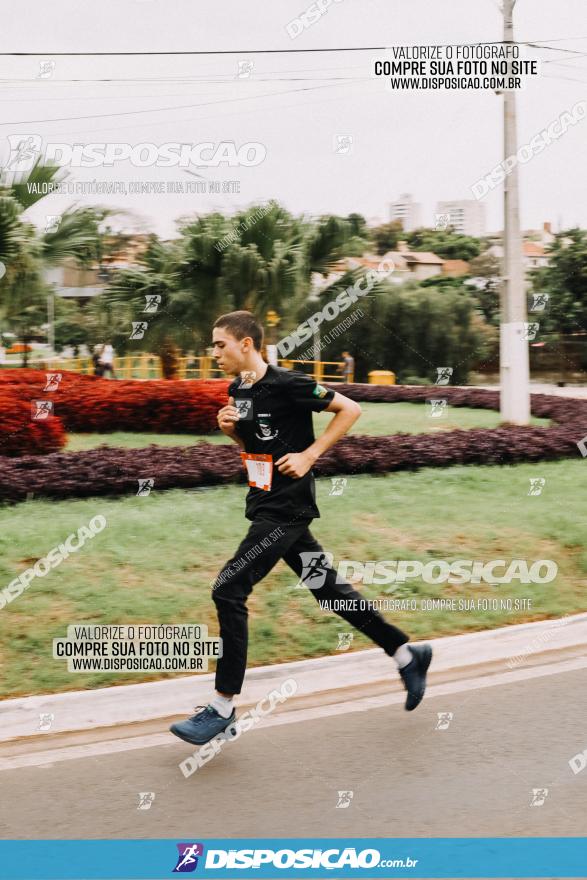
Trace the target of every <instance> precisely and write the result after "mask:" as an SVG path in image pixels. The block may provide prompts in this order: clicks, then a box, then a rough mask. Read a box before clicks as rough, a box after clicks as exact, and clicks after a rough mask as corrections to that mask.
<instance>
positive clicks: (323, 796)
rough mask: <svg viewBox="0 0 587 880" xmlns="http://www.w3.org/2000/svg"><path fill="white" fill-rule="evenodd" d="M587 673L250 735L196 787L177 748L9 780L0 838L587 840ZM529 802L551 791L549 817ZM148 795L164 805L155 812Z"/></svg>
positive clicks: (0, 778) (27, 772)
mask: <svg viewBox="0 0 587 880" xmlns="http://www.w3.org/2000/svg"><path fill="white" fill-rule="evenodd" d="M586 675H587V670H584V669H582V670H574V671H570V672H569V671H567V672H561V673H559V674H553V675H545V676H542V677H538V678H533V679H528V680H526V681H519V682H514V683H508V684H500V685H496V686H492V687H485V688H482V689H477V690H468V691H462V692H457V693H450V694H445V695H444V696H432V695H430V696H427V698H426V699H425V701H424V702H423V703H422V705H421V706H420V707H419V708H418V709H417V710H416V711H415V712H414V713H406V712H405V711H404V710H403V707H402V706H400V705H391V706H387V707H385V708H372V709H369V710H368V711H361V712H351V713H346V714H342V715H337V716H329V717H326V718H318V719H316V718H315V719H312V720H304V721H297V722H295V723H287V724H281V725H279V726H274V727H267V728H265V729H262V728H261V729H259V728H255V729H253V730H252V731H250V732H248V733H245V734H243V735H242V736H241V737H240V739H239V740H238V741H236V742H234V743H229V744H226V745H225V746H224V748H223V750H222V752H221V754H220V755H218V756H216V757H214V758H213V760H211V761H210V762H209V763H208V764H206V765H205V766H204V767H202V768H200V769H199V770H197V772H196V773H194V774H193V775H192V776H190V777H189V778H187V779H186V778H185V777H184V776H183V775H182V773H181V772H180V770H179V762H180V761H182V760H183V759H184V758H186V757H187V756H188V755H189V754H190V753H192V752H193V749H192V748H191V747H190V746H189V745H188V744H183V743H181V742H180V741H178V740H175V739H174V738H173V737H172V736H171V735H169V741H168V744H164V745H159V746H155V747H150V748H140V749H136V750H133V751H127V752H122V753H120V752H119V753H115V754H107V755H94V756H92V757H85V758H82V759H76V760H66V761H56V762H55V763H53V764H49V765H47V764H45V765H42V766H33V767H24V768H21V769H9V770H4V771H3V772H1V773H0V786H1V790H2V797H1V800H0V837H2V838H39V839H49V838H70V839H71V838H142V837H145V838H149V837H156V838H163V837H170V838H175V839H177V840H181V839H182V838H185V839H192V838H194V836H195V838H206V837H229V838H230V837H281V836H283V837H304V836H310V837H314V836H317V837H379V836H382V837H420V836H421V837H443V836H447V837H458V836H472V837H474V836H505V837H509V836H526V835H528V836H533V835H537V836H574V835H576V836H584V835H586V834H587V769H586V770H585V771H583V772H581V773H578V774H577V775H574V774H573V772H572V771H571V768H570V767H569V764H568V762H569V759H570V758H571V757H572V756H573V755H575V754H577V753H578V752H580V751H582V750H583V749H585V748H587V725H586V723H585V722H586V720H587V713H586V712H585V684H586ZM439 712H443V713H444V712H452V713H453V717H452V719H451V720H450V722H449V725H448V727H447V728H446V729H436V728H437V724H438V715H437V713H439ZM533 789H548V793H547V794H546V796H545V799H544V803H542V804H541V805H538V804H536V805H532V804H531V801H532V797H533V794H532V792H533ZM139 792H154V793H155V798H154V800H153V801H152V803H151V806H150V807H149V809H137V805H138V803H139ZM338 792H352V793H353V794H352V796H350V797H349V796H343V800H342V802H343V803H345V802H346V801H350V802H349V803H348V805H347V806H346V807H344V806H338V807H337V802H338V801H339V794H338ZM538 797H539V798H540V795H539V796H538Z"/></svg>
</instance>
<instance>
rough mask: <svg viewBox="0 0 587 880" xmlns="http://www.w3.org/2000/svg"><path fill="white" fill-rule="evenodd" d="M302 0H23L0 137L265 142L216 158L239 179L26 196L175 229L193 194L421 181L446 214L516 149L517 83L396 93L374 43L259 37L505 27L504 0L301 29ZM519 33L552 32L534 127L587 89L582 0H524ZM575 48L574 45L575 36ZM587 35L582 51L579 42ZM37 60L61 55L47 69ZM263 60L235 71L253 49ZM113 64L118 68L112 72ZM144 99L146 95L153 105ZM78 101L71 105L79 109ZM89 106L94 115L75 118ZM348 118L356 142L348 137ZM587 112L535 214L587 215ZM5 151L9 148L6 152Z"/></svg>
mask: <svg viewBox="0 0 587 880" xmlns="http://www.w3.org/2000/svg"><path fill="white" fill-rule="evenodd" d="M309 5H310V4H309V3H306V2H305V0H295V2H294V0H277V2H274V3H267V2H259V0H249V2H246V3H244V2H243V0H216V2H214V3H203V2H197V0H166V2H161V0H102V2H100V3H96V4H90V3H89V2H80V0H53V3H51V4H50V5H49V6H48V5H47V4H46V3H45V2H40V0H28V2H24V0H21V2H19V3H18V4H17V5H15V6H14V7H12V12H11V14H10V15H8V14H6V13H5V15H4V16H3V23H2V31H1V33H0V51H1V52H3V53H4V52H23V51H24V52H38V53H39V57H19V58H14V57H7V56H2V57H0V80H1V84H0V99H1V105H0V109H1V112H0V147H4V145H5V144H7V143H8V142H7V140H6V138H7V136H9V135H31V134H33V135H40V136H41V137H42V139H43V141H44V142H45V143H46V142H60V143H61V142H66V143H84V144H87V143H103V142H110V143H114V142H116V143H119V142H120V143H128V144H131V145H135V144H139V143H152V144H155V145H161V144H164V143H168V142H184V143H202V142H205V141H209V142H214V143H218V142H222V141H234V142H236V144H237V145H240V144H242V143H245V142H249V141H252V142H258V143H261V144H263V145H264V148H265V149H266V157H265V159H264V161H263V162H261V163H260V164H259V165H257V166H255V167H250V168H247V167H238V168H227V167H220V168H218V169H213V168H207V169H204V170H203V171H201V173H202V175H203V177H202V178H200V179H205V180H206V181H230V180H237V181H239V182H240V193H238V194H230V193H220V194H214V193H206V194H195V193H192V194H183V195H182V194H169V193H164V194H153V195H128V196H123V195H113V196H93V195H87V196H76V197H72V196H67V195H52V196H50V197H48V198H47V199H45V200H44V201H43V203H42V204H40V205H38V206H36V207H35V208H33V209H31V210H30V211H29V212H28V216H29V217H30V219H31V220H33V221H34V222H36V223H39V224H44V222H45V215H46V214H48V213H50V214H58V213H60V212H61V211H63V210H64V209H65V208H66V207H68V206H69V205H71V204H72V203H73V202H76V203H77V204H101V205H108V206H110V207H113V208H117V209H121V210H123V211H127V212H132V215H133V217H132V219H131V218H126V219H122V220H120V221H119V224H118V225H119V226H121V227H123V228H128V229H130V228H134V229H138V228H142V229H144V230H146V231H156V232H157V233H159V234H160V235H162V236H171V235H173V234H174V229H175V220H176V219H177V218H178V217H180V216H185V215H187V214H190V213H194V212H206V211H210V210H215V209H219V210H222V211H226V212H232V211H234V210H236V209H237V208H240V207H244V206H246V205H250V204H252V203H257V202H264V201H266V200H268V199H270V198H276V199H278V200H279V201H281V202H282V203H283V204H285V205H286V207H287V208H289V209H290V210H291V211H293V212H296V213H297V212H305V213H308V214H318V213H329V212H333V213H338V214H347V213H349V212H351V211H358V212H360V213H362V214H364V215H366V216H367V217H370V218H373V217H380V218H381V219H388V205H389V202H390V201H392V200H393V199H395V198H397V197H398V195H399V194H400V193H402V192H411V193H413V195H414V197H415V198H416V199H417V200H418V201H420V202H422V203H423V206H424V220H425V221H427V222H428V223H432V220H433V212H434V210H435V206H436V202H437V201H438V200H442V199H453V198H454V199H462V198H471V197H472V196H471V190H470V188H471V186H472V184H473V183H474V182H475V181H476V180H477V179H478V178H480V177H481V176H482V175H484V174H486V173H487V172H489V171H490V170H491V168H493V167H494V166H495V165H496V164H497V163H498V162H499V161H500V160H501V158H502V100H501V99H500V98H498V97H496V96H495V95H494V94H493V92H478V91H459V92H446V91H434V92H414V91H412V92H404V93H393V94H392V93H391V92H389V91H387V90H386V89H385V88H384V87H383V83H382V82H380V81H377V80H375V79H374V78H372V77H371V76H370V61H371V59H372V58H373V57H374V56H375V55H376V54H377V53H374V52H372V51H365V52H342V51H337V52H307V53H296V54H292V53H291V52H290V53H288V54H286V53H283V54H277V53H275V52H274V53H272V54H260V55H249V54H247V50H252V49H265V50H266V49H271V50H278V49H287V50H292V49H295V50H299V49H324V48H341V47H377V46H390V45H406V44H419V45H429V44H439V43H444V44H446V43H453V44H454V43H474V42H478V41H493V40H499V39H500V38H501V14H500V12H499V10H498V8H497V2H496V0H340V2H333V3H332V5H331V6H330V7H329V8H328V10H327V11H326V13H325V14H324V15H323V16H322V17H321V18H320V20H318V21H317V22H316V23H315V24H313V25H312V26H311V27H309V28H307V29H305V30H304V31H303V32H302V33H301V34H300V35H299V36H298V37H297V38H295V39H291V38H290V37H289V36H288V33H287V31H286V25H287V24H288V22H289V21H291V20H292V19H294V18H295V17H297V16H299V15H300V13H301V12H302V11H303V10H304V9H306V8H307V7H308V6H309ZM515 29H516V37H517V39H518V40H527V41H537V42H544V43H548V44H550V45H552V47H553V48H556V50H557V51H551V50H547V49H544V50H539V51H537V52H536V57H540V58H542V59H544V60H545V61H547V62H548V63H547V64H544V65H543V67H542V75H541V76H540V77H539V78H538V79H536V80H534V81H532V82H530V83H528V85H527V86H526V88H525V89H524V90H523V91H522V92H520V93H519V96H518V135H519V143H520V144H523V143H526V142H529V141H530V140H531V138H532V136H533V135H534V134H536V133H537V132H539V131H540V130H541V129H543V128H544V127H545V126H547V125H548V124H549V123H550V122H551V121H552V120H554V119H556V118H557V117H558V116H559V115H560V114H561V112H563V111H564V110H569V109H571V108H572V107H573V105H575V104H576V103H577V102H578V101H580V100H584V99H585V98H587V86H586V83H587V20H586V18H585V0H558V2H556V3H553V2H546V0H518V3H517V7H516V11H515ZM179 50H188V51H202V50H203V51H207V52H217V51H219V50H236V54H224V55H222V54H210V55H202V56H174V57H163V56H153V55H142V56H136V57H134V56H133V57H116V56H109V57H108V56H106V57H95V56H91V55H83V56H79V57H59V56H57V55H55V54H54V53H56V52H72V51H73V52H107V51H110V52H115V51H120V52H130V51H133V52H145V53H149V52H156V51H179ZM562 50H565V51H562ZM582 53H584V54H582ZM40 60H53V61H54V62H55V69H54V71H53V73H52V75H51V76H50V77H49V78H46V79H42V78H41V79H39V78H37V74H38V72H39V62H40ZM247 61H251V62H253V64H254V66H253V68H252V70H251V72H250V76H249V77H248V78H238V77H237V71H238V65H239V62H241V67H242V62H247ZM100 80H107V81H100ZM138 111H140V112H138ZM72 117H73V118H72ZM76 117H83V118H76ZM339 135H342V136H344V135H350V136H351V137H352V150H351V152H350V153H347V154H344V155H340V154H337V153H336V152H335V151H334V143H335V142H336V139H337V137H338V136H339ZM586 146H587V119H584V120H583V121H581V122H579V123H578V124H577V125H575V126H573V127H571V128H570V129H569V130H568V131H567V133H566V134H565V135H564V136H563V137H561V138H560V139H559V140H558V141H556V142H555V143H554V144H553V145H551V146H550V147H549V148H548V149H546V150H545V151H544V152H543V153H542V154H541V155H539V156H536V157H535V158H534V159H532V161H531V162H529V163H527V164H526V165H524V166H523V167H522V169H521V175H520V185H521V221H522V226H523V228H529V227H539V226H541V224H542V222H543V221H545V220H550V221H551V222H552V223H553V226H554V227H555V229H556V228H557V227H558V225H559V223H562V224H563V225H564V226H567V227H568V226H569V225H572V224H577V223H578V224H580V225H582V226H584V227H587V183H586V180H587V178H586V174H585V155H586ZM3 158H5V157H4V156H3ZM93 179H99V180H106V179H109V180H116V181H125V182H126V183H127V185H128V183H129V182H131V181H151V182H156V181H164V182H168V181H169V182H172V181H184V182H187V181H194V180H197V179H198V178H195V177H193V176H192V175H190V174H188V173H187V172H186V171H185V170H182V169H180V168H167V169H165V168H160V167H150V168H136V167H133V165H131V164H130V162H128V161H127V162H124V163H117V164H116V165H115V166H114V167H113V168H111V169H106V168H85V169H80V168H76V169H73V170H72V172H71V174H70V178H69V180H70V181H83V180H87V181H91V180H93ZM484 204H485V205H486V212H487V221H488V229H489V230H496V229H500V228H502V214H501V190H500V189H497V190H495V191H494V192H492V193H490V194H489V195H488V196H487V198H486V199H484Z"/></svg>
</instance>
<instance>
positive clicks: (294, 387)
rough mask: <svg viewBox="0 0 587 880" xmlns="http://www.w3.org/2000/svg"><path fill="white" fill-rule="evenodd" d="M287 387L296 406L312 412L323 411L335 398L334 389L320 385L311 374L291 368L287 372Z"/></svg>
mask: <svg viewBox="0 0 587 880" xmlns="http://www.w3.org/2000/svg"><path fill="white" fill-rule="evenodd" d="M285 389H286V392H287V394H288V395H289V397H290V398H291V400H292V402H293V404H294V406H297V407H300V408H301V409H306V410H311V411H312V412H322V411H323V410H325V409H326V407H327V406H328V404H329V403H331V402H332V400H333V399H334V391H332V390H330V389H329V388H325V387H324V386H323V385H319V384H318V383H317V382H316V380H315V379H312V377H311V376H307V375H306V374H305V373H298V372H296V371H295V370H289V371H287V373H286V374H285Z"/></svg>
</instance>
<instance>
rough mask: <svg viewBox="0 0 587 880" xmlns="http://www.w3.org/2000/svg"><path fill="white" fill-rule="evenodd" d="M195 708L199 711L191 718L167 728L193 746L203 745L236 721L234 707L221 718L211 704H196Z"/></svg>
mask: <svg viewBox="0 0 587 880" xmlns="http://www.w3.org/2000/svg"><path fill="white" fill-rule="evenodd" d="M196 709H200V711H199V712H197V713H196V714H195V715H192V717H191V718H188V719H187V720H186V721H179V722H178V723H177V724H172V725H171V727H170V728H169V730H170V731H171V733H174V734H175V736H178V737H179V738H180V739H183V740H184V741H185V742H188V743H192V745H195V746H203V745H204V743H207V742H209V741H210V740H211V739H214V737H215V736H218V734H219V733H223V731H225V730H226V728H227V727H230V725H231V724H234V722H235V721H236V712H235V711H234V709H233V710H232V715H231V716H230V717H229V718H223V717H222V715H219V714H218V712H217V711H216V709H214V708H212V706H196Z"/></svg>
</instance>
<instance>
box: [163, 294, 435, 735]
mask: <svg viewBox="0 0 587 880" xmlns="http://www.w3.org/2000/svg"><path fill="white" fill-rule="evenodd" d="M213 342H214V352H213V353H214V357H215V358H216V359H217V361H218V365H219V367H220V368H221V369H222V370H224V372H225V373H227V374H228V375H230V376H234V377H235V378H234V381H233V382H232V383H231V384H230V386H229V389H228V394H229V397H228V405H227V406H224V407H223V408H222V409H221V410H220V412H219V413H218V425H219V427H220V430H221V431H222V432H223V433H224V434H226V436H227V437H230V438H231V439H232V440H234V442H235V443H237V444H238V445H239V446H240V448H241V450H243V451H242V452H241V456H243V463H244V464H245V466H246V468H247V471H248V477H249V486H250V487H251V488H250V489H249V492H248V495H247V500H246V512H245V516H246V518H247V519H248V520H250V521H251V524H250V526H249V530H248V533H247V535H246V537H245V538H244V540H243V541H242V542H241V544H240V546H239V548H238V550H237V551H236V553H235V555H234V556H233V557H232V559H230V560H229V561H228V562H227V563H226V564H225V565H224V568H223V569H222V571H221V572H220V574H219V575H218V577H217V578H216V580H215V582H214V586H213V588H212V599H213V601H214V603H215V605H216V610H217V614H218V621H219V624H220V637H221V638H222V657H221V658H219V660H218V662H217V666H216V679H215V687H216V693H215V694H214V695H212V697H211V699H210V702H209V703H208V705H207V706H205V707H202V708H201V711H199V712H198V713H197V714H196V715H193V716H192V717H191V718H188V719H187V720H186V721H182V722H179V723H177V724H173V725H172V726H171V728H170V729H171V732H172V733H174V734H175V735H176V736H178V737H180V738H181V739H183V740H185V741H186V742H189V743H193V744H195V745H203V744H204V743H206V742H208V741H209V740H211V739H213V738H214V737H215V736H217V735H218V734H219V733H222V731H224V730H225V729H226V728H227V727H229V726H230V725H231V724H233V723H234V721H235V720H236V714H235V709H234V703H233V700H234V697H235V696H236V695H237V694H240V692H241V688H242V684H243V680H244V677H245V671H246V665H247V643H248V627H247V617H248V611H247V605H246V602H247V598H248V596H249V594H250V592H251V591H252V589H253V587H254V586H255V584H257V583H258V582H259V581H261V580H262V579H263V578H264V577H265V576H266V575H267V574H268V573H269V572H270V571H271V569H272V568H273V567H274V566H275V565H276V564H277V562H278V561H279V560H280V559H283V560H284V561H285V562H286V563H287V565H289V566H290V568H292V569H293V570H294V572H295V573H296V575H298V577H299V578H300V582H301V583H302V584H304V583H305V584H306V586H307V587H308V589H310V590H311V592H312V594H313V596H314V598H315V599H316V601H318V602H322V601H323V600H325V601H326V603H327V607H328V606H330V607H333V610H334V611H335V612H336V613H337V614H338V615H339V616H340V617H342V618H343V619H344V620H346V621H347V622H348V623H350V624H351V625H352V626H354V627H356V629H358V630H360V631H361V632H363V633H365V635H367V636H369V638H370V639H372V641H374V642H375V644H377V645H379V646H380V647H381V648H383V650H384V651H385V653H386V654H388V655H389V656H390V657H393V659H394V660H395V662H396V664H397V668H398V670H399V674H400V676H401V678H402V680H403V683H404V687H405V689H406V691H407V698H406V703H405V708H406V709H407V710H408V711H411V710H413V709H415V708H416V706H418V705H419V703H420V702H421V701H422V698H423V696H424V691H425V689H426V671H427V669H428V667H429V665H430V661H431V659H432V649H431V647H430V646H429V645H415V646H412V645H408V644H407V643H408V641H409V637H408V636H407V635H406V634H405V633H404V632H402V631H401V630H400V629H398V628H397V627H395V626H393V625H392V624H390V623H388V622H387V621H386V620H385V618H384V617H383V616H382V615H381V614H380V613H379V612H378V611H377V610H375V609H370V608H369V606H368V603H367V601H366V600H365V599H363V597H362V596H361V594H360V593H358V592H357V591H356V590H354V589H353V587H352V586H351V585H350V584H348V583H347V582H346V581H343V580H342V579H340V578H339V577H338V576H337V572H336V570H335V569H334V568H333V567H332V566H331V565H330V564H329V562H328V557H327V555H326V554H325V552H324V550H323V549H322V547H321V546H320V544H319V543H318V542H317V541H316V539H315V538H314V537H313V535H312V534H311V532H310V530H309V525H310V523H311V521H312V520H313V519H316V518H317V517H319V516H320V513H319V511H318V508H317V506H316V496H315V487H314V476H313V474H312V466H313V464H314V463H315V461H316V460H317V459H318V458H319V456H320V455H322V454H323V453H324V452H326V450H327V449H329V448H330V447H331V446H333V445H334V444H335V443H336V442H337V440H339V439H340V438H341V437H343V436H344V434H346V433H347V431H348V430H349V429H350V428H351V426H352V425H353V424H354V423H355V422H356V420H357V419H358V418H359V416H360V415H361V407H360V406H359V404H358V403H355V402H354V401H352V400H349V399H348V398H347V397H343V395H342V394H338V393H337V392H334V391H331V390H328V389H326V388H324V387H323V386H322V385H318V384H317V383H316V382H315V381H314V379H312V378H310V376H307V375H306V374H304V373H298V372H295V371H290V370H285V369H283V368H281V367H275V366H273V365H271V364H267V363H266V362H265V361H264V360H263V358H262V356H261V349H262V345H263V328H262V327H261V325H260V324H258V323H257V321H256V319H255V317H254V316H253V315H252V314H251V313H250V312H245V311H238V312H230V313H229V314H226V315H222V316H221V317H220V318H218V320H217V321H216V323H215V324H214V330H213ZM324 411H326V412H330V413H334V414H335V415H334V418H333V419H332V420H331V421H330V423H329V424H328V426H327V428H326V430H325V431H324V433H323V434H322V435H321V436H320V437H319V438H318V439H317V440H316V439H315V438H314V430H313V425H312V413H313V412H324ZM317 574H318V575H319V576H318V577H317V576H316V575H317ZM341 600H343V601H342V602H341ZM344 600H346V601H344ZM353 600H354V601H353ZM358 609H361V610H358Z"/></svg>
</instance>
